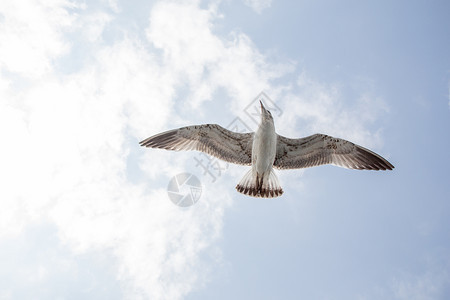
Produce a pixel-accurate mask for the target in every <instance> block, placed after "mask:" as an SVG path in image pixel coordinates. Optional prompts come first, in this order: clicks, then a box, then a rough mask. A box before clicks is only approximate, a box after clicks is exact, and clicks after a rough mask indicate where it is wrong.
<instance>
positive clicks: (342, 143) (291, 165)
mask: <svg viewBox="0 0 450 300" xmlns="http://www.w3.org/2000/svg"><path fill="white" fill-rule="evenodd" d="M324 164H333V165H336V166H340V167H344V168H349V169H357V170H392V169H393V168H394V166H393V165H392V164H391V163H389V162H388V161H387V160H386V159H384V158H383V157H381V156H380V155H378V154H376V153H375V152H372V151H370V150H368V149H366V148H363V147H361V146H358V145H355V144H353V143H351V142H349V141H346V140H343V139H338V138H334V137H331V136H328V135H324V134H314V135H311V136H308V137H305V138H301V139H289V138H286V137H284V136H280V135H278V143H277V153H276V156H275V161H274V167H275V168H277V169H300V168H308V167H314V166H319V165H324Z"/></svg>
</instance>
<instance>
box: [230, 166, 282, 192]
mask: <svg viewBox="0 0 450 300" xmlns="http://www.w3.org/2000/svg"><path fill="white" fill-rule="evenodd" d="M236 190H237V191H238V192H239V193H242V194H244V195H248V196H252V197H260V198H274V197H278V196H281V195H282V194H283V189H282V188H281V186H280V183H279V181H278V178H277V175H276V174H275V172H274V170H270V172H268V173H264V174H258V173H256V172H254V171H253V170H252V169H250V170H249V171H248V172H247V173H246V174H245V175H244V177H242V179H241V181H240V182H239V183H238V185H237V186H236Z"/></svg>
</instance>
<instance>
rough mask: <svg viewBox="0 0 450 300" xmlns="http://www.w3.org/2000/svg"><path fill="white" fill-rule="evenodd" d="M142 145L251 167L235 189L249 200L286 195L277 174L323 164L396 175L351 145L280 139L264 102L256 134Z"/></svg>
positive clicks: (191, 129) (168, 138)
mask: <svg viewBox="0 0 450 300" xmlns="http://www.w3.org/2000/svg"><path fill="white" fill-rule="evenodd" d="M140 144H141V145H142V146H146V147H152V148H162V149H167V150H198V151H202V152H205V153H207V154H210V155H213V156H215V157H218V158H220V159H222V160H225V161H227V162H231V163H236V164H241V165H251V169H250V170H249V171H248V172H247V173H246V174H245V175H244V177H243V178H242V179H241V181H240V182H239V183H238V185H237V186H236V189H237V190H238V191H239V192H240V193H243V194H245V195H249V196H253V197H263V198H271V197H277V196H280V195H281V194H283V190H282V188H281V186H280V183H279V182H278V178H277V176H276V174H275V172H274V170H273V168H277V169H299V168H307V167H313V166H318V165H323V164H334V165H337V166H341V167H345V168H350V169H358V170H364V169H365V170H392V169H393V168H394V166H393V165H392V164H390V163H389V162H388V161H387V160H386V159H384V158H383V157H381V156H380V155H378V154H376V153H374V152H372V151H370V150H368V149H365V148H363V147H361V146H358V145H355V144H353V143H351V142H349V141H346V140H343V139H339V138H334V137H331V136H327V135H324V134H314V135H311V136H309V137H305V138H300V139H289V138H286V137H283V136H281V135H278V134H277V133H276V132H275V126H274V122H273V118H272V115H271V113H270V111H268V110H266V109H265V108H264V106H263V104H262V103H261V123H260V124H259V127H258V129H257V130H256V132H255V133H236V132H232V131H229V130H227V129H225V128H223V127H221V126H219V125H216V124H205V125H194V126H188V127H182V128H179V129H174V130H170V131H166V132H163V133H160V134H157V135H154V136H152V137H149V138H147V139H145V140H143V141H142V142H140Z"/></svg>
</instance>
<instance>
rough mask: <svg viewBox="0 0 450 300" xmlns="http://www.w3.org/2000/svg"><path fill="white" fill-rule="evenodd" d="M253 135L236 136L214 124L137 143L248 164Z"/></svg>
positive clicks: (165, 134) (171, 131)
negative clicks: (205, 154)
mask: <svg viewBox="0 0 450 300" xmlns="http://www.w3.org/2000/svg"><path fill="white" fill-rule="evenodd" d="M252 137H253V133H237V132H233V131H230V130H228V129H225V128H223V127H221V126H219V125H217V124H204V125H194V126H187V127H182V128H178V129H174V130H169V131H166V132H162V133H159V134H156V135H154V136H151V137H149V138H147V139H145V140H143V141H141V142H140V143H139V144H140V145H141V146H144V147H150V148H160V149H166V150H174V151H180V150H197V151H201V152H205V153H207V154H209V155H212V156H215V157H217V158H219V159H222V160H224V161H227V162H230V163H235V164H241V165H251V163H252Z"/></svg>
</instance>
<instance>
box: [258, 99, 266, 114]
mask: <svg viewBox="0 0 450 300" xmlns="http://www.w3.org/2000/svg"><path fill="white" fill-rule="evenodd" d="M259 103H260V104H261V113H263V112H265V111H266V108H265V107H264V105H263V103H262V101H261V100H259Z"/></svg>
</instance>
